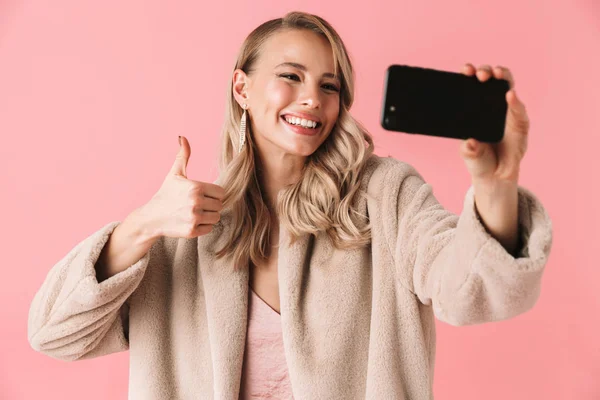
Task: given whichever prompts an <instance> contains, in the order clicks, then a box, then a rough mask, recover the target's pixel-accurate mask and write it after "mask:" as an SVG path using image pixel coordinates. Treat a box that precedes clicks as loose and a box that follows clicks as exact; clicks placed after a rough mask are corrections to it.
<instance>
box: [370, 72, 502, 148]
mask: <svg viewBox="0 0 600 400" xmlns="http://www.w3.org/2000/svg"><path fill="white" fill-rule="evenodd" d="M508 90H509V84H508V81H506V80H504V79H496V78H493V77H491V78H490V79H488V80H486V81H485V82H481V81H479V79H478V78H477V77H476V76H467V75H464V74H461V73H454V72H448V71H439V70H434V69H429V68H421V67H413V66H407V65H392V66H390V67H389V68H388V69H387V71H386V77H385V93H384V100H383V109H382V114H381V125H382V127H383V128H384V129H387V130H391V131H398V132H405V133H415V134H423V135H430V136H439V137H447V138H455V139H468V138H475V139H477V140H479V141H482V142H499V141H501V140H502V138H503V136H504V125H505V122H506V111H507V108H508V105H507V103H506V92H507V91H508Z"/></svg>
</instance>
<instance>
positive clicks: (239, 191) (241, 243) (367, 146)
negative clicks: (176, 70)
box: [216, 12, 374, 268]
mask: <svg viewBox="0 0 600 400" xmlns="http://www.w3.org/2000/svg"><path fill="white" fill-rule="evenodd" d="M290 29H307V30H310V31H312V32H315V33H317V34H319V35H322V36H323V37H325V38H326V39H327V40H328V41H329V43H330V45H331V48H332V50H333V61H334V65H335V66H336V75H337V76H338V77H339V78H340V81H341V90H340V110H339V116H338V119H337V121H336V124H335V125H334V127H333V128H332V132H331V133H330V135H329V136H328V138H327V139H326V140H325V141H324V142H323V143H322V144H321V146H319V148H318V149H317V150H316V151H315V152H314V153H313V154H311V155H310V156H308V157H307V161H306V164H305V167H304V170H303V173H302V176H301V178H300V179H299V180H298V182H296V183H295V184H292V185H289V186H287V187H285V188H284V189H282V190H281V191H280V192H279V194H278V199H277V204H276V210H277V215H278V216H279V220H280V222H281V223H282V224H284V225H285V227H286V228H287V229H288V230H289V232H290V234H291V243H293V242H295V241H296V240H297V238H298V237H299V236H300V235H302V234H305V233H310V234H313V235H317V233H318V232H322V231H323V232H326V233H327V234H328V235H329V237H330V238H331V240H332V242H333V244H334V246H335V247H337V248H352V247H359V246H363V245H365V244H367V243H369V242H370V240H371V229H370V225H368V223H367V224H366V225H365V224H357V223H356V222H355V221H354V220H353V217H357V218H359V219H358V220H357V222H358V221H366V216H364V215H359V213H358V212H357V211H356V210H354V209H353V208H352V204H353V200H354V199H355V197H356V196H357V195H358V194H359V193H360V192H359V190H358V189H359V187H360V182H361V176H362V172H363V170H364V166H365V164H366V162H367V160H368V158H369V157H370V155H371V154H372V153H373V148H374V146H373V139H372V137H371V136H370V134H369V133H368V132H367V131H366V130H365V129H364V128H363V127H362V125H361V124H360V123H359V122H358V121H356V120H355V119H354V118H353V117H352V116H351V115H350V112H349V110H350V107H351V106H352V103H353V101H354V73H353V69H352V64H351V62H350V58H349V55H348V52H347V51H346V47H345V46H344V43H343V42H342V39H341V38H340V37H339V35H338V34H337V32H336V31H335V30H334V29H333V27H332V26H331V25H330V24H329V23H328V22H327V21H325V20H324V19H322V18H320V17H318V16H315V15H311V14H307V13H302V12H291V13H288V14H287V15H285V16H284V17H283V18H278V19H273V20H270V21H267V22H265V23H263V24H262V25H260V26H259V27H257V28H256V29H255V30H254V31H252V32H251V33H250V34H249V35H248V37H247V38H246V40H245V41H244V43H243V44H242V47H241V49H240V51H239V54H238V57H237V62H236V64H235V66H234V68H233V71H235V70H236V69H238V68H239V69H241V70H243V71H244V72H245V73H246V74H251V72H252V70H253V67H254V65H255V63H256V61H257V59H258V57H259V56H260V51H261V48H262V46H263V44H264V43H265V41H267V40H268V39H269V38H270V37H271V36H272V35H274V34H276V33H278V32H281V31H284V30H290ZM227 90H228V95H227V107H226V113H225V123H224V126H223V131H222V148H221V155H220V158H219V168H220V171H221V174H220V177H219V179H218V181H219V184H220V185H221V186H223V187H224V188H225V189H226V195H225V199H224V210H230V211H231V213H232V214H231V215H232V219H231V221H230V224H231V231H230V232H231V235H230V237H229V238H228V239H227V241H226V243H225V245H224V246H223V247H222V248H221V249H219V250H217V252H216V255H217V257H218V258H221V257H223V256H225V255H231V256H233V257H234V259H233V262H234V265H235V266H237V267H238V268H241V267H244V266H246V267H247V266H248V265H249V262H250V261H251V262H252V263H254V264H255V265H259V264H260V263H261V262H263V261H265V260H266V259H267V258H268V256H269V255H270V251H271V243H270V238H271V235H270V232H271V222H272V216H271V212H270V211H269V209H268V207H267V205H266V203H265V202H264V200H263V193H262V190H261V188H260V186H259V183H258V176H257V171H256V166H257V160H256V157H257V152H256V148H255V144H254V141H253V135H252V132H251V129H250V125H251V124H250V123H248V124H247V131H246V145H245V146H244V147H243V149H242V152H241V153H240V154H238V145H239V140H240V134H239V126H240V119H241V116H242V112H243V110H242V108H241V107H240V105H239V104H238V103H237V101H236V100H235V98H234V96H233V81H232V80H230V81H229V86H228V89H227ZM358 225H361V226H363V227H362V228H361V227H359V226H358Z"/></svg>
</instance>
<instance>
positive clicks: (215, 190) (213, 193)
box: [202, 182, 225, 200]
mask: <svg viewBox="0 0 600 400" xmlns="http://www.w3.org/2000/svg"><path fill="white" fill-rule="evenodd" d="M202 189H203V190H202V191H203V193H204V196H206V197H212V198H213V199H218V200H223V199H224V198H225V189H223V187H221V186H219V185H215V184H213V183H207V182H204V183H203V184H202Z"/></svg>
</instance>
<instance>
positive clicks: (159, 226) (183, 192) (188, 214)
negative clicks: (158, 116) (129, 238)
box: [142, 136, 225, 239]
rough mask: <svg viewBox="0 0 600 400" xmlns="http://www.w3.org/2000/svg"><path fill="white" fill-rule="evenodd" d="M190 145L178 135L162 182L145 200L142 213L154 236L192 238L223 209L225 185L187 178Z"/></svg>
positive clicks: (205, 230)
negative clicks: (176, 152)
mask: <svg viewBox="0 0 600 400" xmlns="http://www.w3.org/2000/svg"><path fill="white" fill-rule="evenodd" d="M190 153H191V149H190V145H189V143H188V141H187V139H186V138H185V137H183V136H181V142H180V147H179V153H178V154H177V157H176V159H175V163H174V164H173V167H172V168H171V170H170V171H169V174H168V175H167V177H166V178H165V180H164V182H163V184H162V186H161V187H160V189H159V190H158V192H157V193H156V194H155V195H154V196H153V197H152V199H151V200H150V201H149V202H148V203H146V204H145V205H144V206H142V208H143V212H142V214H143V215H144V216H145V218H146V220H147V223H148V230H149V231H151V232H154V234H153V235H154V236H168V237H176V238H178V237H183V238H188V239H189V238H194V237H198V236H201V235H205V234H207V233H209V232H211V231H212V227H213V225H214V224H216V223H217V222H218V221H219V220H220V218H221V214H220V211H221V210H222V209H223V203H222V200H223V198H224V197H225V189H223V188H222V187H221V186H218V185H215V184H212V183H206V182H197V181H193V180H190V179H187V174H186V171H185V170H186V167H187V163H188V160H189V158H190Z"/></svg>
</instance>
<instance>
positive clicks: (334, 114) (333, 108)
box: [327, 98, 340, 126]
mask: <svg viewBox="0 0 600 400" xmlns="http://www.w3.org/2000/svg"><path fill="white" fill-rule="evenodd" d="M339 114H340V101H339V98H338V99H335V98H332V99H331V101H329V102H328V103H327V119H328V120H330V121H331V124H332V126H333V124H335V122H336V121H337V119H338V117H339Z"/></svg>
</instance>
